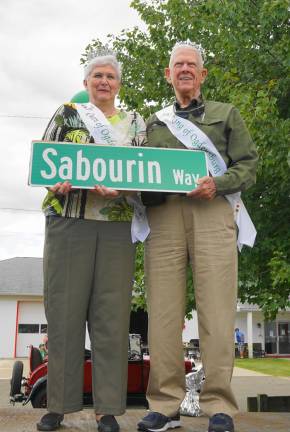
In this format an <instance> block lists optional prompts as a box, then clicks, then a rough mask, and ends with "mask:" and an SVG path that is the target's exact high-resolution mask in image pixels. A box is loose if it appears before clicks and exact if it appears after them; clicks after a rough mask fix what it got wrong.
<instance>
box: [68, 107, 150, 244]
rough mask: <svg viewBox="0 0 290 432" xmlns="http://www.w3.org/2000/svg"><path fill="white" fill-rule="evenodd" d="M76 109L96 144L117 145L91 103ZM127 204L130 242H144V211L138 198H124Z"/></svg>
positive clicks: (112, 131) (113, 132)
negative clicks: (129, 220) (130, 206)
mask: <svg viewBox="0 0 290 432" xmlns="http://www.w3.org/2000/svg"><path fill="white" fill-rule="evenodd" d="M75 106H76V109H77V111H78V113H79V115H80V118H81V119H82V121H83V122H84V124H85V125H86V127H87V129H88V131H89V132H90V134H91V135H92V137H93V138H94V141H95V143H96V144H104V145H112V146H115V145H117V144H118V133H117V131H116V130H115V129H114V128H113V127H112V125H111V124H110V123H109V121H108V120H107V118H106V117H105V115H104V114H103V112H102V111H101V110H100V109H99V108H98V107H96V106H95V105H93V104H92V103H90V102H88V103H76V104H75ZM126 200H127V201H128V203H129V204H131V205H133V207H134V214H133V218H132V225H131V237H132V242H133V243H135V242H136V241H138V240H140V241H142V242H143V241H144V240H145V239H146V238H147V236H148V234H149V232H150V228H149V225H148V221H147V217H146V209H145V207H144V206H143V204H142V202H141V200H140V198H139V196H138V195H137V194H136V195H134V196H129V197H126Z"/></svg>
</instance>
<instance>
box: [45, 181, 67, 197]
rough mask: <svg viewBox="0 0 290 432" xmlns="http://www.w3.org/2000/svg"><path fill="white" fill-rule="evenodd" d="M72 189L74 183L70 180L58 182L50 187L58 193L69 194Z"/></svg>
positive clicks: (51, 190) (50, 189)
mask: <svg viewBox="0 0 290 432" xmlns="http://www.w3.org/2000/svg"><path fill="white" fill-rule="evenodd" d="M71 190H72V185H71V184H70V183H69V182H68V181H66V182H64V183H61V182H59V183H56V184H55V185H54V186H52V187H50V188H49V191H50V192H53V193H54V194H56V195H67V194H68V193H69V192H70V191H71Z"/></svg>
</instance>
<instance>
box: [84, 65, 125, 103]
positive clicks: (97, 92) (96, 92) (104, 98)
mask: <svg viewBox="0 0 290 432" xmlns="http://www.w3.org/2000/svg"><path fill="white" fill-rule="evenodd" d="M84 85H85V87H86V89H87V91H88V93H89V96H90V101H91V102H92V103H96V104H98V102H110V101H111V102H112V103H113V104H114V101H115V97H116V95H117V94H118V91H119V89H120V81H119V79H118V76H117V72H116V70H115V69H114V68H113V66H111V65H104V66H96V67H95V68H94V69H93V70H92V72H91V73H90V75H89V76H88V78H87V79H85V80H84Z"/></svg>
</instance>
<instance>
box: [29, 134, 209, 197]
mask: <svg viewBox="0 0 290 432" xmlns="http://www.w3.org/2000/svg"><path fill="white" fill-rule="evenodd" d="M206 175H208V169H207V162H206V155H205V153H204V152H203V151H194V150H187V149H184V150H180V149H165V148H162V149H161V148H153V147H129V146H123V147H122V146H105V145H95V144H75V143H56V142H44V141H33V142H32V151H31V160H30V172H29V184H30V185H31V186H53V185H55V184H56V183H58V182H65V181H68V182H70V183H71V184H72V186H73V187H77V188H86V189H90V188H93V187H94V185H96V184H102V185H104V186H107V187H110V188H113V189H118V190H139V191H166V192H189V191H191V190H192V189H195V188H196V186H197V183H196V182H197V180H198V179H199V178H201V177H203V176H206Z"/></svg>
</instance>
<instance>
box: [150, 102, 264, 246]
mask: <svg viewBox="0 0 290 432" xmlns="http://www.w3.org/2000/svg"><path fill="white" fill-rule="evenodd" d="M156 115H157V117H158V118H159V120H161V121H162V122H164V123H165V124H166V126H167V127H168V129H169V130H170V132H171V133H172V134H173V135H174V136H175V137H176V138H177V139H178V140H179V141H180V142H182V144H184V145H185V146H186V147H187V148H188V149H192V150H203V151H205V152H206V155H207V161H208V167H209V172H210V173H211V175H212V176H213V177H215V176H220V175H223V174H224V173H225V172H226V171H227V166H226V163H225V161H224V160H223V158H222V157H221V155H220V154H219V152H218V150H217V149H216V147H215V145H214V144H213V142H212V141H211V140H210V138H209V137H208V136H207V135H206V134H205V133H204V132H203V131H202V130H200V129H199V128H198V127H197V126H196V125H195V124H194V123H192V122H191V121H189V120H186V119H184V118H182V117H179V116H177V115H176V114H175V113H174V111H173V106H172V105H171V106H168V107H166V108H164V109H162V110H160V111H158V112H156ZM225 198H226V199H227V200H228V201H229V203H230V204H231V206H232V208H233V210H234V217H235V222H236V224H237V226H238V228H239V232H238V238H237V245H238V248H239V251H241V250H242V247H243V245H247V246H250V247H253V246H254V243H255V238H256V234H257V231H256V229H255V227H254V224H253V222H252V221H251V218H250V216H249V214H248V212H247V209H246V207H245V205H244V203H243V201H242V199H241V192H236V193H233V194H229V195H225Z"/></svg>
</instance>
